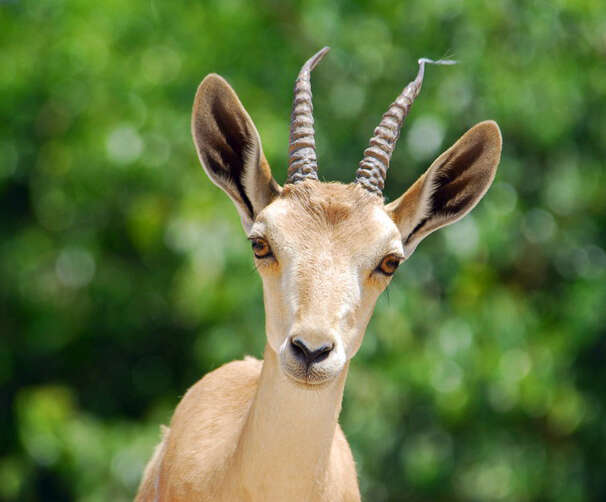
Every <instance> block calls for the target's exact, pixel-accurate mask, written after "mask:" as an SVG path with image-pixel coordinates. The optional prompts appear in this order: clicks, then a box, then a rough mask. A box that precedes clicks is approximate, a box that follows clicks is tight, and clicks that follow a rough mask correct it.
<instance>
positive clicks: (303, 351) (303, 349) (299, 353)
mask: <svg viewBox="0 0 606 502" xmlns="http://www.w3.org/2000/svg"><path fill="white" fill-rule="evenodd" d="M334 347H335V346H334V344H332V343H325V344H324V345H321V346H320V347H318V348H317V349H310V348H309V347H308V346H307V345H305V342H304V341H303V340H301V339H300V338H299V337H294V338H291V339H290V348H291V349H292V352H293V354H294V355H295V357H296V358H297V359H300V360H301V361H303V362H304V363H305V366H307V368H309V367H310V366H311V365H312V364H313V363H319V362H320V361H323V360H324V359H326V358H327V357H328V354H330V351H331V350H332V349H333V348H334Z"/></svg>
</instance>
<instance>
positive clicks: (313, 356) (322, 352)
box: [309, 343, 335, 363]
mask: <svg viewBox="0 0 606 502" xmlns="http://www.w3.org/2000/svg"><path fill="white" fill-rule="evenodd" d="M334 348H335V346H334V344H332V343H331V344H325V345H322V346H321V347H320V348H319V349H316V350H314V351H313V352H311V353H310V354H309V360H310V362H312V363H319V362H320V361H324V359H326V358H327V357H328V354H330V352H331V351H332V349H334Z"/></svg>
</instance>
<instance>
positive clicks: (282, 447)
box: [136, 75, 501, 502]
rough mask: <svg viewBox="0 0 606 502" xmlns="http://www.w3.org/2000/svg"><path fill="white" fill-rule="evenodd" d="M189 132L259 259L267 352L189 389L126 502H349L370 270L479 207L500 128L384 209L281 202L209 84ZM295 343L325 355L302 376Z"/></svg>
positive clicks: (481, 132)
mask: <svg viewBox="0 0 606 502" xmlns="http://www.w3.org/2000/svg"><path fill="white" fill-rule="evenodd" d="M192 129H193V136H194V141H195V142H196V147H197V150H198V154H199V157H200V160H201V162H202V163H203V165H204V168H205V170H206V172H207V173H208V175H209V176H210V177H211V179H212V180H213V182H214V183H215V184H216V185H218V186H219V187H220V188H222V189H223V190H224V191H225V192H226V193H227V194H228V195H229V196H230V198H231V199H232V200H233V201H234V203H235V204H236V206H237V208H238V211H239V213H240V215H241V216H242V224H243V227H244V229H245V230H246V232H247V233H248V234H249V238H251V239H252V240H253V242H255V241H256V240H262V241H263V242H265V243H266V245H267V249H268V250H269V251H270V252H269V253H267V254H265V256H264V257H261V258H258V259H256V266H257V269H258V271H259V273H260V275H261V278H262V280H263V293H264V303H265V321H266V323H265V334H266V338H267V344H266V347H265V353H264V359H263V361H258V360H256V359H252V358H246V359H245V360H243V361H234V362H231V363H228V364H226V365H224V366H222V367H221V368H219V369H217V370H215V371H213V372H211V373H209V374H207V375H206V376H205V377H204V378H202V380H200V381H199V382H198V383H197V384H195V385H194V386H193V387H192V388H190V389H189V391H188V392H187V393H186V394H185V396H184V397H183V399H182V400H181V402H180V403H179V405H178V406H177V409H176V411H175V413H174V415H173V418H172V420H171V424H170V431H169V432H168V433H166V434H165V436H164V439H163V441H162V442H161V444H160V445H159V446H158V447H157V448H156V450H155V452H154V455H153V457H152V459H151V461H150V463H149V465H148V467H147V468H146V470H145V474H144V478H143V480H142V482H141V486H140V488H139V493H138V495H137V499H136V500H137V501H138V502H157V501H162V502H166V501H171V502H177V501H213V502H215V501H216V502H221V501H225V502H227V501H230V502H233V501H249V502H272V501H276V502H277V501H288V502H345V501H358V500H360V493H359V489H358V482H357V476H356V470H355V465H354V461H353V458H352V454H351V451H350V449H349V445H348V444H347V441H346V439H345V436H344V435H343V432H342V430H341V428H340V427H339V424H338V417H339V413H340V410H341V401H342V398H343V389H344V386H345V381H346V378H347V372H348V368H349V364H350V361H351V359H352V358H353V357H354V355H355V354H356V352H357V351H358V349H359V347H360V344H361V343H362V339H363V337H364V333H365V331H366V326H367V324H368V322H369V320H370V317H371V315H372V311H373V309H374V306H375V303H376V300H377V298H378V297H379V295H380V294H381V292H382V291H383V290H384V289H385V287H386V286H387V285H388V284H389V281H390V278H391V277H390V276H389V275H386V274H385V273H384V272H382V270H383V269H382V268H381V267H380V265H381V264H382V263H383V262H384V260H386V259H390V260H392V261H393V259H396V260H400V259H401V260H403V259H404V258H406V257H408V256H409V255H410V253H411V252H412V251H413V250H414V248H415V247H416V245H417V244H418V242H419V241H420V240H421V239H423V238H424V237H425V236H427V235H428V234H429V233H431V232H432V231H433V230H435V229H436V228H438V227H440V226H443V225H445V224H448V223H451V222H453V221H456V220H457V219H459V218H461V217H462V216H463V215H464V214H466V213H467V212H468V211H469V210H470V209H471V208H472V207H473V206H474V205H475V204H476V203H477V202H478V200H479V199H480V198H481V196H482V195H483V194H484V193H485V192H486V190H487V189H488V186H489V185H490V183H491V182H492V179H493V178H494V172H495V170H496V166H497V164H498V161H499V157H500V150H501V143H500V132H499V131H498V127H497V126H496V124H495V123H494V122H484V123H482V124H478V125H477V126H475V127H474V128H472V129H471V130H470V131H469V132H468V133H467V134H466V135H464V136H463V137H462V138H461V140H460V141H459V142H457V143H456V144H455V145H453V147H451V148H450V149H449V150H448V151H447V152H445V153H444V154H443V155H442V156H440V157H439V158H438V159H437V160H436V162H434V164H432V166H431V167H430V168H429V170H428V171H427V172H426V173H425V174H424V175H423V176H422V177H421V178H420V179H419V180H418V181H417V182H416V183H415V184H414V185H413V186H412V187H411V188H410V189H409V190H408V191H407V192H406V193H405V194H404V195H403V196H402V197H401V198H400V199H398V200H396V201H394V202H393V203H392V204H389V205H388V206H384V204H383V200H382V198H380V197H378V196H377V195H375V194H372V193H370V192H368V191H366V190H365V189H364V188H363V187H362V186H360V185H358V184H350V185H343V184H340V183H320V182H318V181H309V180H308V181H305V182H302V183H298V184H296V185H287V186H286V187H284V189H281V188H280V187H279V186H278V185H277V184H276V183H275V181H274V180H273V178H272V177H271V171H270V170H269V166H268V165H267V163H266V161H265V158H264V157H263V155H262V148H261V144H260V140H259V138H258V134H257V132H256V129H255V127H254V124H253V123H252V120H251V119H250V117H249V116H248V114H247V113H246V111H245V110H244V108H243V106H242V104H241V103H240V101H239V99H238V98H237V96H236V94H235V93H234V91H233V90H232V89H231V87H229V85H228V84H227V82H225V81H224V80H223V79H222V78H220V77H218V76H216V75H215V76H210V77H207V79H205V80H204V81H203V82H202V84H201V85H200V87H199V89H198V94H197V95H196V101H195V104H194V112H193V115H192ZM243 144H245V145H247V146H246V148H243V147H242V145H243ZM251 152H252V153H255V152H256V153H255V155H252V154H251ZM205 163H206V164H205ZM295 341H296V342H297V343H303V342H304V346H305V347H307V348H308V349H309V350H310V351H311V350H317V351H318V352H319V351H320V349H322V350H324V349H325V348H326V347H328V349H327V351H326V352H324V356H323V357H322V359H318V360H317V361H314V362H313V364H310V365H306V364H305V363H304V362H303V359H302V358H301V353H300V352H299V349H297V347H299V345H297V343H295Z"/></svg>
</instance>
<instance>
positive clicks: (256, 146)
mask: <svg viewBox="0 0 606 502" xmlns="http://www.w3.org/2000/svg"><path fill="white" fill-rule="evenodd" d="M191 130H192V136H193V139H194V144H195V145H196V150H197V152H198V157H199V159H200V163H201V164H202V167H203V168H204V171H206V174H207V175H208V177H209V178H210V179H211V181H212V182H213V183H214V184H215V185H217V186H218V187H219V188H221V189H222V190H223V191H224V192H225V193H226V194H227V195H228V196H229V197H230V198H231V199H232V201H233V202H234V204H235V206H236V209H237V210H238V212H239V214H240V218H241V220H242V226H243V227H244V229H245V231H248V230H249V229H250V227H251V226H252V223H253V221H254V219H255V217H256V216H257V214H259V212H260V211H261V210H262V209H263V208H264V207H265V206H266V205H268V204H269V203H270V202H271V201H272V200H273V199H274V198H275V197H276V196H277V195H279V194H280V191H281V188H280V186H279V185H278V184H277V183H276V181H275V180H274V179H273V177H272V175H271V169H270V167H269V164H268V163H267V160H266V159H265V156H264V155H263V148H262V146H261V140H260V139H259V133H258V132H257V129H256V128H255V125H254V123H253V121H252V119H251V118H250V116H249V115H248V113H247V112H246V110H245V109H244V106H242V103H241V102H240V100H239V99H238V96H237V95H236V93H235V92H234V90H233V89H232V88H231V86H230V85H229V84H228V83H227V82H226V81H225V80H224V79H223V78H222V77H220V76H219V75H216V74H210V75H208V76H207V77H206V78H205V79H204V80H203V81H202V83H201V84H200V86H199V87H198V91H197V92H196V98H195V100H194V106H193V111H192V119H191Z"/></svg>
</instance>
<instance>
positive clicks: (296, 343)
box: [290, 338, 309, 361]
mask: <svg viewBox="0 0 606 502" xmlns="http://www.w3.org/2000/svg"><path fill="white" fill-rule="evenodd" d="M290 348H291V349H292V351H293V353H294V354H295V356H296V357H297V358H298V359H303V360H304V361H307V358H308V356H309V349H308V348H307V345H305V344H304V343H303V341H302V340H301V339H300V338H291V340H290Z"/></svg>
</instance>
